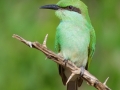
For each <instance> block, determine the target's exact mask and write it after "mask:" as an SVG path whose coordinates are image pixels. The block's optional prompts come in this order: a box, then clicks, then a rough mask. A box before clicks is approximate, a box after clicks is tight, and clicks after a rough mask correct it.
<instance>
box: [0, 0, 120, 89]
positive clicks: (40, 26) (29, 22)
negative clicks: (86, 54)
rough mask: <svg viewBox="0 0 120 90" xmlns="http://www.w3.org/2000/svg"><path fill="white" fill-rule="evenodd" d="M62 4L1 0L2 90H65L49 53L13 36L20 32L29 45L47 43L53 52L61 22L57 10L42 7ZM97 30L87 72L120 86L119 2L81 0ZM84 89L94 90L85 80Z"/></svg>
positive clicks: (44, 1) (43, 1)
mask: <svg viewBox="0 0 120 90" xmlns="http://www.w3.org/2000/svg"><path fill="white" fill-rule="evenodd" d="M57 2H58V0H51V1H50V0H0V90H56V89H57V90H65V87H64V86H63V85H62V82H61V79H60V76H59V75H58V70H57V65H56V64H55V63H54V62H52V61H50V60H49V59H48V60H45V58H46V57H45V55H44V54H43V53H41V52H39V51H38V50H35V49H31V48H29V47H27V46H25V45H24V44H22V43H21V42H19V41H17V40H15V39H14V38H12V35H13V34H18V35H20V36H22V37H24V38H25V39H27V40H30V41H39V42H40V43H42V42H43V39H44V37H45V35H46V34H49V37H48V41H47V46H48V48H49V49H51V50H53V51H55V50H54V38H55V31H56V27H57V25H58V24H59V19H58V18H57V17H56V16H55V14H54V11H51V10H40V9H39V6H42V5H45V4H53V3H57ZM83 2H85V3H86V5H87V6H88V9H89V15H90V18H91V21H92V25H93V27H94V29H95V31H96V36H97V44H96V51H95V55H94V58H93V60H92V62H91V65H90V68H89V71H90V72H91V73H92V74H93V75H95V76H96V77H97V78H98V79H99V80H100V81H101V82H104V81H105V79H106V78H107V77H110V79H109V81H108V82H107V85H108V86H109V87H110V88H111V89H112V90H119V88H120V70H119V68H120V0H99V1H98V0H83ZM81 89H82V90H88V89H89V90H96V89H94V88H93V87H91V86H89V85H87V84H86V82H84V84H83V85H82V87H81Z"/></svg>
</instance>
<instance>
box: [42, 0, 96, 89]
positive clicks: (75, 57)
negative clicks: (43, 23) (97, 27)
mask: <svg viewBox="0 0 120 90" xmlns="http://www.w3.org/2000/svg"><path fill="white" fill-rule="evenodd" d="M41 8H43V9H53V10H56V15H57V17H58V18H59V19H60V24H59V25H58V27H57V31H56V37H55V38H56V39H55V49H56V50H57V52H58V53H59V55H61V56H63V57H64V59H65V60H70V61H71V62H73V63H74V64H75V65H76V66H77V67H84V68H85V69H86V70H87V69H88V67H89V64H90V61H91V59H92V56H93V54H94V51H95V43H96V36H95V31H94V28H93V27H92V25H91V21H90V18H89V15H88V10H87V6H86V5H85V4H84V3H83V2H82V1H80V0H60V1H59V2H58V3H57V4H56V5H54V4H52V5H45V6H42V7H41ZM59 74H60V76H61V78H62V82H63V84H64V85H65V84H66V81H67V79H68V78H69V76H70V75H71V72H70V71H69V70H68V69H67V68H66V67H62V66H60V65H59ZM82 82H83V79H82V78H81V77H80V75H75V76H74V77H73V78H72V79H71V80H70V81H69V83H68V84H67V90H78V87H79V86H81V84H82Z"/></svg>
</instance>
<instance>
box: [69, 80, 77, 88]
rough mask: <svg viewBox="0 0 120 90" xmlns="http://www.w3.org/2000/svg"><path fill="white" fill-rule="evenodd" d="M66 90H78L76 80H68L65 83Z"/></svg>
mask: <svg viewBox="0 0 120 90" xmlns="http://www.w3.org/2000/svg"><path fill="white" fill-rule="evenodd" d="M67 90H78V84H77V80H76V81H70V82H69V83H68V84H67Z"/></svg>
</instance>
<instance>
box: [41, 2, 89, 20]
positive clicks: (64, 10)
mask: <svg viewBox="0 0 120 90" xmlns="http://www.w3.org/2000/svg"><path fill="white" fill-rule="evenodd" d="M40 8H41V9H52V10H56V15H57V16H58V17H59V18H60V19H62V20H66V19H74V18H77V17H79V16H81V15H82V16H83V17H84V18H85V19H87V20H88V21H89V16H88V10H87V6H86V5H85V4H84V3H83V2H82V1H80V0H60V1H59V2H58V3H57V4H51V5H44V6H41V7H40Z"/></svg>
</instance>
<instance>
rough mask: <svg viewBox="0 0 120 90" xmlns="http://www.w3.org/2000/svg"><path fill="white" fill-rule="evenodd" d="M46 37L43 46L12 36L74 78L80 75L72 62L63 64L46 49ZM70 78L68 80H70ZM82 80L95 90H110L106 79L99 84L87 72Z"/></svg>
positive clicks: (62, 59)
mask: <svg viewBox="0 0 120 90" xmlns="http://www.w3.org/2000/svg"><path fill="white" fill-rule="evenodd" d="M47 37H48V35H46V37H45V39H44V42H43V44H40V43H38V42H30V41H27V40H25V39H23V38H22V37H20V36H18V35H15V34H14V35H13V38H16V39H17V40H19V41H21V42H23V43H24V44H26V45H28V46H30V47H33V48H36V49H38V50H40V51H41V52H43V53H44V54H45V55H46V56H47V57H48V58H50V59H51V60H53V61H54V62H56V63H58V64H60V65H62V66H64V67H67V68H68V69H69V70H70V71H71V72H72V73H73V74H72V75H71V77H72V76H74V74H80V71H81V69H80V68H78V67H77V66H76V65H74V64H73V63H72V62H70V61H68V62H67V64H66V63H65V62H64V58H63V57H60V56H59V55H57V54H55V53H54V52H52V51H50V50H49V49H47V48H46V42H47ZM71 77H70V78H71ZM82 78H83V79H84V80H85V81H87V83H88V84H89V85H91V86H94V87H95V88H96V89H97V90H111V89H110V88H109V87H108V86H107V85H106V82H107V81H108V79H106V80H105V82H104V83H101V82H100V81H99V80H98V79H97V78H96V77H95V76H93V75H92V74H90V73H89V72H88V71H87V70H85V71H84V73H83V76H82Z"/></svg>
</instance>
